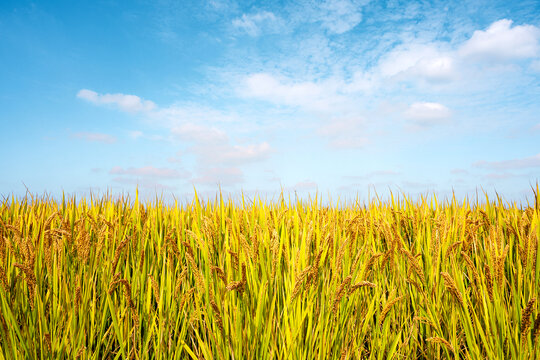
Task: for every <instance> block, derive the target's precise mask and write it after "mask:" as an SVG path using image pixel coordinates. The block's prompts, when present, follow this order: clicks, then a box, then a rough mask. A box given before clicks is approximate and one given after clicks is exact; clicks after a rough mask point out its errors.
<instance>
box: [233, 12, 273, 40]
mask: <svg viewBox="0 0 540 360" xmlns="http://www.w3.org/2000/svg"><path fill="white" fill-rule="evenodd" d="M232 24H233V26H234V27H235V28H237V29H239V30H242V31H244V32H246V33H247V34H248V35H250V36H253V37H255V36H259V35H261V33H263V32H265V33H276V32H279V31H280V29H281V28H282V26H283V24H282V21H281V19H279V18H278V17H276V16H275V15H274V14H273V13H271V12H268V11H262V12H258V13H255V14H249V15H248V14H243V15H242V17H240V18H236V19H234V20H233V22H232Z"/></svg>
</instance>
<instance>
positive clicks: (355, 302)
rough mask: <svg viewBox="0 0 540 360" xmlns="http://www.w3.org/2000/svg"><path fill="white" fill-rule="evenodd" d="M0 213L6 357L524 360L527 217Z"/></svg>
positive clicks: (533, 321) (129, 204)
mask: <svg viewBox="0 0 540 360" xmlns="http://www.w3.org/2000/svg"><path fill="white" fill-rule="evenodd" d="M537 194H538V187H536V192H535V195H536V196H535V203H534V204H531V205H527V206H518V205H517V204H508V203H505V202H504V201H503V200H502V199H500V198H496V199H490V198H487V197H486V199H485V201H483V202H475V203H471V202H469V201H468V200H464V201H462V202H458V201H457V200H456V199H455V198H452V199H447V200H439V199H437V198H436V197H435V196H431V197H421V198H419V199H417V200H415V201H413V200H412V199H410V198H408V197H406V196H399V197H394V196H391V197H390V199H389V200H388V201H382V200H379V199H377V200H374V201H371V202H369V203H366V204H362V205H361V204H360V203H358V202H357V203H355V204H350V205H346V206H338V205H326V204H323V203H321V201H320V198H318V197H315V198H313V199H311V200H309V201H291V200H290V199H286V198H285V196H283V195H282V196H281V197H280V198H279V200H278V201H274V202H269V201H266V200H263V199H260V198H256V199H255V200H253V201H247V200H245V199H244V198H242V199H241V201H232V200H231V199H224V198H223V197H221V196H218V197H216V199H215V200H213V201H203V200H201V199H199V198H198V197H197V195H195V197H194V199H193V201H192V202H191V203H189V204H178V203H174V204H165V203H164V202H162V201H161V200H159V199H157V200H155V201H153V202H140V201H139V199H138V197H135V199H130V198H128V197H120V198H113V197H111V196H103V197H100V198H96V197H91V198H90V199H76V198H74V197H72V198H66V197H63V198H62V201H61V202H60V201H55V200H53V199H50V198H45V197H44V198H34V197H26V198H23V199H17V198H14V197H11V198H6V199H4V201H3V202H2V203H1V206H0V314H1V317H0V339H1V341H0V357H1V358H5V359H186V358H190V359H509V358H512V359H529V358H537V357H538V356H539V355H540V351H539V346H538V344H537V343H538V342H539V341H540V340H539V339H538V337H539V336H538V335H539V334H540V312H539V311H538V301H537V299H538V298H539V279H540V277H539V271H540V266H538V265H539V261H540V257H539V252H538V239H539V235H540V227H539V226H538V224H539V219H540V218H539V205H540V200H539V198H538V196H537Z"/></svg>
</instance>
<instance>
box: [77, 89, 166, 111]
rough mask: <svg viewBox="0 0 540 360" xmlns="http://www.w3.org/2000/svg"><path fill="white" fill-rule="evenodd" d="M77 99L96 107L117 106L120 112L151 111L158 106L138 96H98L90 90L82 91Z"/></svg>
mask: <svg viewBox="0 0 540 360" xmlns="http://www.w3.org/2000/svg"><path fill="white" fill-rule="evenodd" d="M77 97H78V98H80V99H83V100H86V101H89V102H91V103H93V104H96V105H103V104H112V105H116V106H118V108H119V109H120V110H122V111H127V112H130V113H135V112H141V111H151V110H153V109H154V108H155V106H156V105H155V104H154V103H153V102H152V101H149V100H143V99H141V98H140V97H138V96H136V95H126V94H98V93H97V92H95V91H92V90H88V89H82V90H80V91H79V92H78V93H77Z"/></svg>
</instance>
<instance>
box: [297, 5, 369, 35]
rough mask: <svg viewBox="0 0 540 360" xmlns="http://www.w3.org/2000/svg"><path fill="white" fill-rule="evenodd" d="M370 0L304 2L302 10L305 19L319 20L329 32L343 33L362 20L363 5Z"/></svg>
mask: <svg viewBox="0 0 540 360" xmlns="http://www.w3.org/2000/svg"><path fill="white" fill-rule="evenodd" d="M368 2H369V1H350V0H326V1H322V2H304V3H303V7H301V11H302V15H304V19H305V21H312V22H319V23H320V24H321V26H322V27H323V28H324V29H326V30H327V31H328V32H330V33H333V34H343V33H345V32H347V31H350V30H352V29H353V28H354V27H355V26H356V25H358V24H359V23H360V22H361V21H362V6H363V5H365V4H366V3H368ZM301 4H302V3H301Z"/></svg>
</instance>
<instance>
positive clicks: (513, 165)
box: [473, 154, 540, 170]
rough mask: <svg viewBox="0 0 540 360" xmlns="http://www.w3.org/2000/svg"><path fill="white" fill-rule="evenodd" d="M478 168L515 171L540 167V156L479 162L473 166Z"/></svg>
mask: <svg viewBox="0 0 540 360" xmlns="http://www.w3.org/2000/svg"><path fill="white" fill-rule="evenodd" d="M473 166H475V167H477V168H483V169H497V170H515V169H527V168H538V167H540V154H536V155H534V156H529V157H524V158H517V159H511V160H501V161H485V160H482V161H478V162H476V163H474V164H473Z"/></svg>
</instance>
